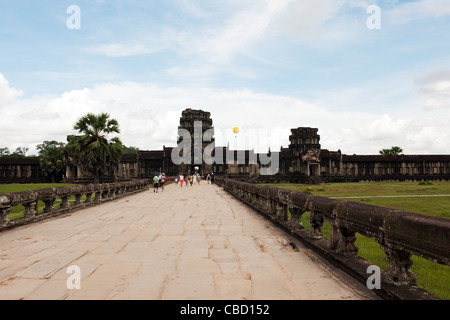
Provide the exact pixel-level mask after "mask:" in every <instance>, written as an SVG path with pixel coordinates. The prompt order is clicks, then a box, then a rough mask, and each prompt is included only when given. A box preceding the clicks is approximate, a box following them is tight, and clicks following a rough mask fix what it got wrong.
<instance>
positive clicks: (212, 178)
mask: <svg viewBox="0 0 450 320" xmlns="http://www.w3.org/2000/svg"><path fill="white" fill-rule="evenodd" d="M211 184H214V173H211Z"/></svg>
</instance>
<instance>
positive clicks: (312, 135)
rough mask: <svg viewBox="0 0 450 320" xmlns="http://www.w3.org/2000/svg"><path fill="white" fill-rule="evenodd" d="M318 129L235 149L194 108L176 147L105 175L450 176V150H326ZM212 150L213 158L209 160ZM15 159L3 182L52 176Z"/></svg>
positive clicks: (135, 158) (3, 170)
mask: <svg viewBox="0 0 450 320" xmlns="http://www.w3.org/2000/svg"><path fill="white" fill-rule="evenodd" d="M230 130H231V127H230ZM318 132H319V130H318V129H317V128H309V127H298V128H293V129H291V134H290V136H289V146H288V147H281V148H280V150H279V151H273V150H272V151H270V150H269V152H268V153H267V154H260V153H255V152H254V151H253V150H230V148H229V147H228V146H216V145H215V141H214V126H213V120H212V117H211V113H210V112H207V111H203V110H196V109H190V108H189V109H186V110H184V111H183V112H182V114H181V117H180V124H179V127H178V139H177V141H176V143H177V146H176V147H174V146H173V147H166V146H162V149H161V150H140V151H138V152H137V153H136V154H132V155H124V156H122V159H121V161H120V163H119V165H118V167H117V168H116V170H114V172H111V173H110V174H109V175H108V176H107V177H103V179H102V180H103V181H116V180H128V179H135V178H150V177H152V176H153V175H154V174H155V173H159V172H161V173H165V174H166V175H169V176H175V175H177V174H180V173H183V174H192V173H194V172H199V173H200V174H202V175H206V174H208V173H213V172H214V173H215V174H216V175H228V176H230V177H235V178H239V179H242V180H251V181H261V182H297V183H299V182H301V183H308V182H309V183H319V182H333V181H337V182H345V181H383V180H396V181H405V180H450V155H399V156H385V155H346V154H343V153H342V152H341V150H337V151H330V150H326V149H322V148H321V145H320V135H319V134H318ZM184 142H187V143H186V144H185V145H184V148H180V145H183V143H184ZM174 144H175V141H174ZM208 150H209V151H210V155H211V157H212V159H210V160H212V161H205V157H204V156H205V154H208V152H206V151H208ZM184 156H186V157H184ZM180 158H181V161H175V160H180ZM14 161H15V160H13V159H7V158H0V183H2V182H3V183H6V182H7V183H10V182H27V181H31V180H33V182H37V181H36V180H42V181H47V180H48V177H46V175H45V172H44V171H43V170H42V169H41V168H40V167H39V160H38V159H34V160H33V161H31V160H30V161H31V162H30V161H28V162H27V161H25V160H20V161H19V160H17V161H16V162H14ZM269 167H270V170H267V169H268V168H269ZM66 178H67V180H68V181H75V182H77V181H79V182H83V181H89V179H90V177H87V176H86V175H85V174H84V173H83V172H82V170H80V168H78V167H76V166H73V165H68V166H67V169H66Z"/></svg>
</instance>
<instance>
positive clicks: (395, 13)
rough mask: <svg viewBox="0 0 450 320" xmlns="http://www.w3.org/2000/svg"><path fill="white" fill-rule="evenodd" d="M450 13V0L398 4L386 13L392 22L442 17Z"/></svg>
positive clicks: (427, 0)
mask: <svg viewBox="0 0 450 320" xmlns="http://www.w3.org/2000/svg"><path fill="white" fill-rule="evenodd" d="M449 14H450V0H420V1H413V2H407V3H403V4H398V5H396V6H395V8H394V9H392V10H389V11H388V12H387V13H386V17H387V19H388V20H389V21H390V22H391V23H408V22H410V21H413V20H419V19H424V18H429V17H431V18H441V17H444V16H447V15H449Z"/></svg>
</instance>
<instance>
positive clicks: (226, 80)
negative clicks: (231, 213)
mask: <svg viewBox="0 0 450 320" xmlns="http://www.w3.org/2000/svg"><path fill="white" fill-rule="evenodd" d="M70 5H77V6H78V7H79V8H80V21H81V24H80V29H75V30H71V29H69V28H67V24H66V21H67V19H68V18H69V17H70V16H71V14H68V13H67V8H68V7H69V6H70ZM370 5H377V6H378V7H379V8H380V19H381V28H380V29H375V30H370V29H369V28H368V27H367V20H368V19H369V18H370V17H371V14H370V13H368V12H367V8H368V7H369V6H370ZM188 107H191V108H202V109H204V110H208V111H210V112H211V113H212V117H213V121H214V125H215V129H216V137H217V141H218V144H221V145H224V144H225V143H226V142H227V141H230V140H231V141H234V143H235V142H236V141H237V145H238V147H242V148H248V147H250V148H251V147H254V146H255V148H256V149H257V150H259V149H261V150H263V149H265V148H268V147H269V146H270V147H271V148H275V149H276V148H279V147H280V146H284V147H287V146H288V144H289V140H288V136H289V132H290V128H295V127H299V126H310V127H317V128H319V134H320V135H321V144H322V148H326V149H330V150H337V149H341V150H342V152H343V153H348V154H353V153H358V154H376V153H378V150H380V149H382V148H389V147H391V146H394V145H399V146H401V147H402V148H403V149H404V150H405V153H407V154H428V153H437V154H439V153H441V154H442V153H444V154H450V144H449V143H448V141H449V139H450V0H416V1H395V0H380V1H368V0H366V1H364V0H361V1H360V0H315V1H309V0H264V1H261V0H258V1H257V0H240V1H238V0H222V1H206V0H168V1H167V0H166V1H162V0H161V1H121V0H109V1H108V0H103V1H100V0H98V1H75V0H73V1H24V0H17V1H6V0H0V147H4V146H7V147H9V148H10V149H11V150H14V149H15V148H16V147H18V146H26V147H29V149H30V152H31V153H33V152H34V149H35V146H36V145H37V144H39V143H41V142H42V141H44V140H58V141H65V138H66V136H67V135H69V134H72V133H74V131H73V129H72V127H73V124H74V123H75V122H76V120H77V119H78V118H79V117H81V116H83V115H84V114H86V113H87V112H94V113H99V112H108V113H110V114H111V116H112V117H114V118H116V119H117V120H118V121H119V124H120V126H121V130H122V132H121V135H120V137H121V139H122V141H123V142H124V143H125V144H127V145H133V146H137V147H139V148H141V149H161V148H162V145H166V146H174V145H175V143H176V142H175V141H176V133H177V132H176V129H177V126H178V122H179V117H180V115H181V110H183V109H185V108H188ZM235 126H239V127H240V128H241V131H240V133H239V136H238V137H237V138H234V137H233V135H232V132H231V128H233V127H235ZM236 139H237V140H236Z"/></svg>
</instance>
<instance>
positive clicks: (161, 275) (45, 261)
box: [0, 181, 373, 300]
mask: <svg viewBox="0 0 450 320" xmlns="http://www.w3.org/2000/svg"><path fill="white" fill-rule="evenodd" d="M290 241H291V239H289V238H288V235H286V234H284V233H283V232H282V231H281V230H279V229H277V228H276V227H274V226H272V225H271V223H270V222H268V221H267V220H265V219H264V218H263V217H261V216H260V215H258V214H257V213H255V212H254V211H252V210H251V209H249V208H247V207H246V206H245V205H243V204H242V203H240V202H239V201H237V200H235V199H234V198H233V197H232V196H230V195H229V194H228V193H226V192H225V191H224V190H222V189H221V188H220V187H218V186H216V185H208V184H206V181H202V184H201V185H197V186H192V187H190V186H188V187H186V186H183V188H181V187H180V186H178V185H169V186H167V187H166V190H165V191H164V192H161V191H160V192H158V193H154V192H153V191H152V190H149V191H145V192H143V193H139V194H135V195H131V196H128V197H126V198H122V199H118V200H115V201H112V202H107V203H104V204H102V205H99V206H96V207H90V208H87V209H83V210H79V211H74V212H72V213H70V214H66V215H63V216H61V217H57V218H51V219H48V220H45V221H41V222H39V223H35V224H30V225H27V226H22V227H19V228H16V229H12V230H8V231H5V232H2V233H0V259H1V260H0V299H52V300H56V299H101V300H103V299H151V300H154V299H173V300H185V299H202V300H212V299H220V300H225V299H226V300H231V299H236V300H241V299H252V300H257V299H267V300H279V299H343V300H349V299H369V298H373V295H371V292H369V291H368V290H366V288H364V287H363V286H362V285H360V284H358V283H357V282H355V281H353V280H352V279H351V278H348V277H347V276H345V275H344V274H343V273H340V272H339V271H336V270H334V269H333V268H331V267H330V266H327V265H326V264H322V263H320V262H323V261H321V259H320V258H317V257H316V256H315V255H314V254H312V253H311V252H309V250H307V249H304V248H302V247H301V245H300V244H299V243H297V246H298V248H297V249H294V248H293V247H292V246H291V245H290ZM72 265H75V266H78V267H79V270H80V275H81V277H80V279H81V283H80V289H76V288H73V287H70V286H69V287H68V282H69V284H74V283H75V282H72V281H71V280H72V279H73V278H74V277H75V276H76V274H72V273H67V270H68V267H69V266H72ZM68 279H70V281H68Z"/></svg>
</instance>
